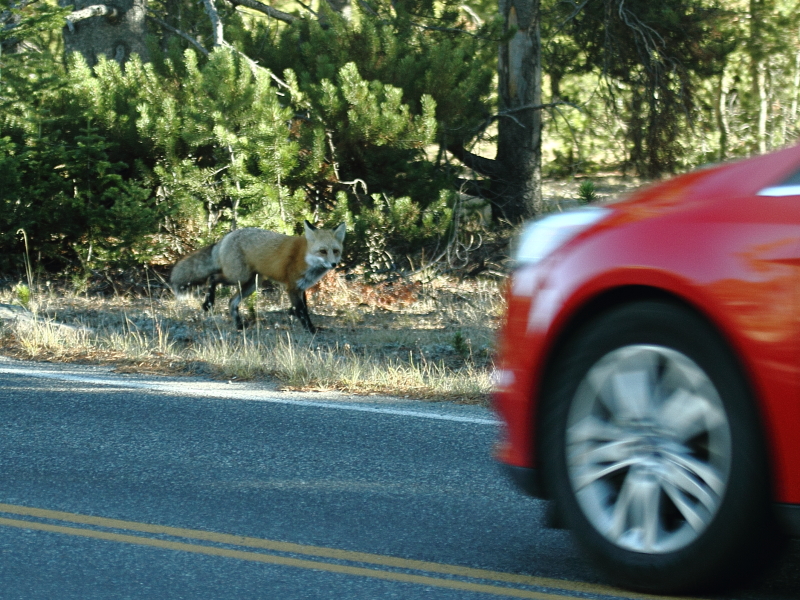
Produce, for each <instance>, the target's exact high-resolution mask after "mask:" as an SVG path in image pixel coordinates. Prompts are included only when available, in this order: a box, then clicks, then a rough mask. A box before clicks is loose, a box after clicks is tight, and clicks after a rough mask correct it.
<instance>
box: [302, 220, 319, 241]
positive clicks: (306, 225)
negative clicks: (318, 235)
mask: <svg viewBox="0 0 800 600" xmlns="http://www.w3.org/2000/svg"><path fill="white" fill-rule="evenodd" d="M303 229H305V232H306V237H307V238H309V239H310V238H311V236H312V235H314V232H315V231H316V230H317V228H316V227H314V226H313V225H312V224H311V223H309V222H308V220H306V221H304V222H303Z"/></svg>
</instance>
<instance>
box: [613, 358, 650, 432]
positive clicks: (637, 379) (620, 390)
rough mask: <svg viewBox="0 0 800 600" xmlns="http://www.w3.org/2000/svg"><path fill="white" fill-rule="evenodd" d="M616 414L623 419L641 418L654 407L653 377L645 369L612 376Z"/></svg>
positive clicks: (614, 410)
mask: <svg viewBox="0 0 800 600" xmlns="http://www.w3.org/2000/svg"><path fill="white" fill-rule="evenodd" d="M611 381H612V384H613V389H614V400H615V402H614V407H613V408H612V411H613V412H614V415H615V416H616V417H617V418H618V419H619V420H621V421H625V420H641V419H644V418H645V417H647V416H648V413H649V412H650V410H651V409H652V406H651V404H652V395H653V387H652V379H651V377H650V373H649V371H648V370H645V369H638V370H636V371H623V372H621V373H615V374H614V376H613V377H612V380H611Z"/></svg>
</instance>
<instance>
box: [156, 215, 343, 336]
mask: <svg viewBox="0 0 800 600" xmlns="http://www.w3.org/2000/svg"><path fill="white" fill-rule="evenodd" d="M344 235H345V224H344V223H342V224H341V225H339V226H338V227H336V229H317V228H316V227H314V226H313V225H312V224H311V223H309V222H308V221H306V222H305V236H290V235H283V234H282V233H275V232H274V231H265V230H264V229H258V228H256V227H247V228H245V229H237V230H235V231H232V232H230V233H229V234H227V235H226V236H225V237H223V238H222V239H221V240H220V241H219V242H216V243H214V244H211V245H210V246H206V247H205V248H201V249H200V250H197V251H195V252H193V253H192V254H190V255H188V256H187V257H185V258H183V259H182V260H180V261H179V262H178V263H177V264H176V265H175V267H174V268H173V269H172V275H171V276H170V285H171V286H172V289H173V291H174V292H175V294H178V293H179V292H183V291H186V290H187V289H188V288H189V287H191V286H193V285H200V284H202V283H204V282H205V281H206V280H207V281H208V283H209V285H208V292H207V293H206V297H205V300H203V310H209V309H210V308H211V307H212V306H214V291H215V289H216V287H217V285H219V284H223V285H235V286H238V287H239V291H238V292H237V293H236V294H235V295H234V296H233V298H231V301H230V313H231V318H232V319H233V322H234V324H235V325H236V328H237V329H242V328H243V327H244V323H243V322H242V318H241V317H240V316H239V303H240V302H241V301H242V298H246V297H247V296H249V295H250V294H252V293H253V292H254V291H255V289H256V275H258V276H259V277H260V278H261V279H262V280H263V279H265V278H267V279H272V280H273V281H276V282H278V283H282V284H284V285H285V286H286V291H287V292H288V294H289V300H290V301H291V303H292V314H294V315H295V316H296V317H297V318H298V319H300V322H301V323H302V324H303V326H304V327H305V328H306V329H308V330H309V331H310V332H311V333H315V332H316V331H317V328H316V327H314V324H313V323H311V318H310V317H309V315H308V307H307V305H306V290H307V289H308V288H310V287H311V286H312V285H314V284H315V283H317V282H318V281H319V280H320V279H321V278H322V276H323V275H325V273H327V272H328V271H330V270H331V269H332V268H333V267H335V266H336V264H337V263H338V262H339V260H340V259H341V257H342V244H343V243H344Z"/></svg>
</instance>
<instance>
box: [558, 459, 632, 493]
mask: <svg viewBox="0 0 800 600" xmlns="http://www.w3.org/2000/svg"><path fill="white" fill-rule="evenodd" d="M637 462H638V461H637V460H636V459H635V458H629V459H626V460H623V461H620V462H616V463H613V464H611V465H597V466H586V467H580V468H578V470H576V471H575V472H573V473H572V485H573V487H574V488H575V491H579V490H581V489H583V488H585V487H586V486H587V485H591V484H593V483H594V482H595V481H597V480H599V479H603V478H604V477H608V476H609V475H613V474H614V473H616V472H618V471H621V470H622V469H627V468H628V467H631V466H633V465H635V464H636V463H637Z"/></svg>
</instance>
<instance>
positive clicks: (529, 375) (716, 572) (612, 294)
mask: <svg viewBox="0 0 800 600" xmlns="http://www.w3.org/2000/svg"><path fill="white" fill-rule="evenodd" d="M514 258H515V264H516V266H515V269H514V272H513V275H512V276H511V279H510V281H509V284H508V288H507V298H508V313H507V317H506V321H505V324H504V325H503V327H502V330H501V333H500V336H499V343H498V351H499V366H498V371H497V373H496V379H495V390H496V391H495V392H494V405H495V408H496V410H497V412H498V413H499V415H500V416H501V418H502V420H503V422H504V424H505V427H504V431H503V437H502V439H501V440H500V442H499V444H498V448H497V456H498V458H499V460H500V461H501V462H502V463H504V464H505V465H506V467H507V469H508V470H509V471H510V472H511V474H512V476H513V478H514V479H515V481H516V482H517V483H518V484H519V485H520V486H521V487H523V488H524V489H525V490H526V491H527V492H528V493H530V494H531V495H533V496H536V497H540V498H547V499H550V500H551V506H550V508H551V511H550V512H551V514H552V515H555V517H554V519H555V520H556V521H559V522H561V523H563V524H565V525H566V526H567V527H569V528H570V529H571V530H572V531H573V533H574V535H575V537H576V539H577V541H578V544H579V546H581V547H582V548H583V549H584V550H585V551H586V552H587V553H588V554H589V555H590V557H591V558H593V559H594V562H595V563H596V564H597V565H598V566H599V567H600V568H601V570H603V571H604V572H605V573H606V574H607V576H608V577H609V578H610V579H611V580H612V581H613V582H614V583H617V584H619V585H623V586H626V587H632V588H635V589H639V590H643V591H650V592H660V593H674V592H683V591H688V590H694V589H698V588H706V587H708V586H709V585H715V584H718V583H720V582H724V581H725V579H726V578H728V577H729V576H730V573H739V572H743V570H746V569H742V568H740V567H747V568H749V567H750V566H752V564H753V560H752V558H753V555H754V553H758V552H759V551H760V550H762V549H763V548H764V547H765V546H764V543H765V542H766V543H770V539H769V538H770V535H769V534H770V533H771V532H774V531H775V530H776V527H775V524H778V526H779V528H780V529H781V530H782V531H783V532H785V533H789V534H791V535H795V536H797V535H800V298H799V297H798V296H799V295H800V146H798V147H794V148H789V149H786V150H782V151H779V152H775V153H773V154H769V155H765V156H759V157H756V158H751V159H747V160H742V161H740V162H734V163H729V164H723V165H719V166H714V167H711V168H707V169H704V170H699V171H697V172H693V173H690V174H687V175H683V176H679V177H676V178H674V179H672V180H670V181H667V182H664V183H661V184H658V185H655V186H653V187H650V188H647V189H644V190H642V191H640V192H637V193H636V194H634V195H633V196H631V197H629V198H628V199H627V200H625V201H623V202H620V203H617V204H609V205H604V206H598V207H594V208H587V209H582V210H576V211H572V212H565V213H558V214H555V215H551V216H547V217H545V218H543V219H541V220H538V221H534V222H533V223H530V224H529V225H528V226H527V227H526V228H525V230H524V231H523V233H522V234H521V236H520V239H519V240H518V244H517V247H516V251H515V256H514ZM773 539H779V538H777V537H776V538H773Z"/></svg>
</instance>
